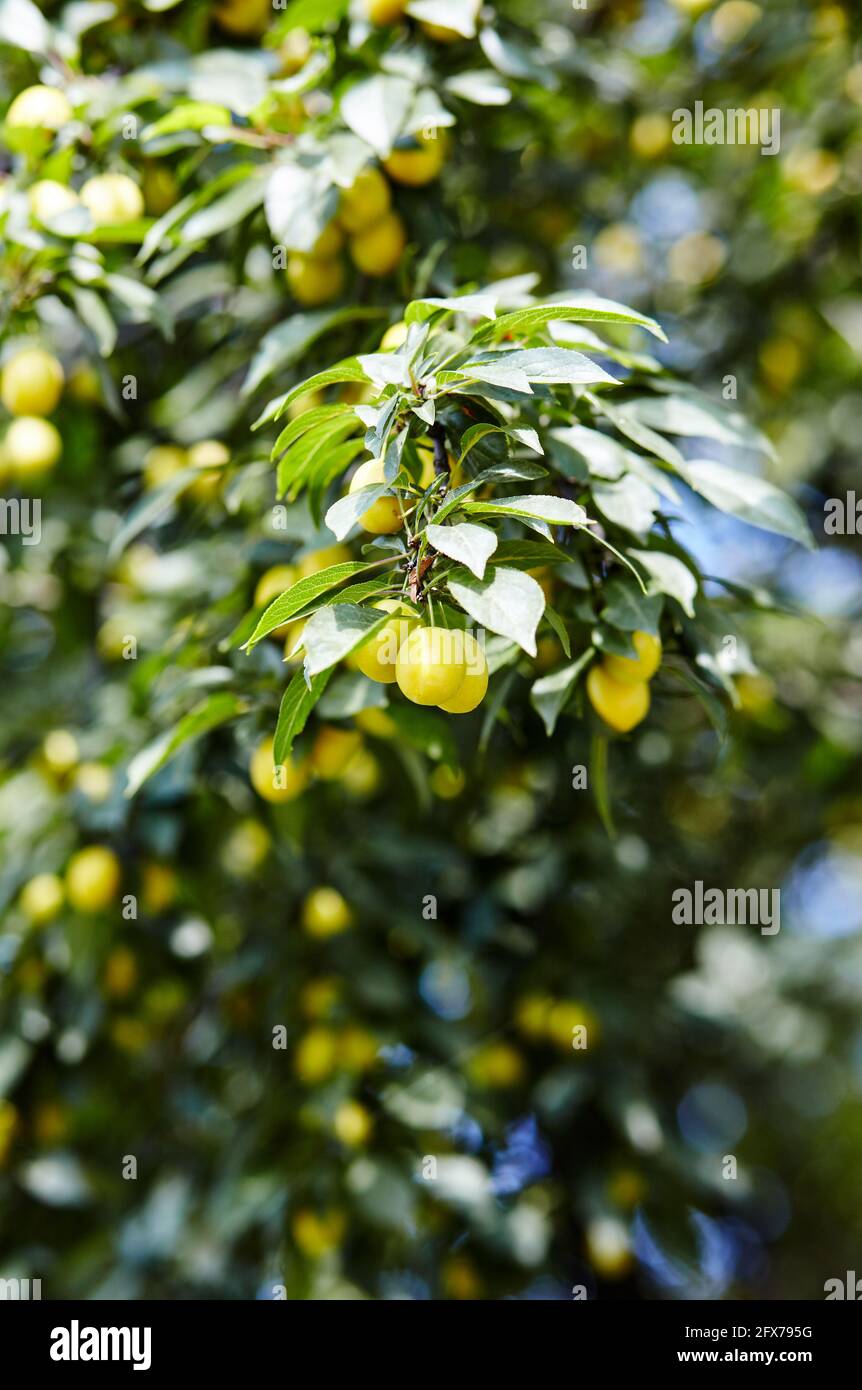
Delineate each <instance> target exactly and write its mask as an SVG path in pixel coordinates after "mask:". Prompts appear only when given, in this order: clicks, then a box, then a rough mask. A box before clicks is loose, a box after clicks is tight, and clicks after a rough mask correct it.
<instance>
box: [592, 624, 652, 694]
mask: <svg viewBox="0 0 862 1390" xmlns="http://www.w3.org/2000/svg"><path fill="white" fill-rule="evenodd" d="M632 641H633V642H634V645H635V650H636V651H637V656H636V657H634V656H614V655H613V654H609V655H608V656H606V657H605V659H604V662H603V665H604V668H605V670H606V671H607V673H608V675H609V676H613V678H614V680H615V681H622V682H623V684H624V685H629V684H631V683H632V682H633V681H648V680H651V679H652V677H653V676H654V675H655V673H656V671H657V670H658V668H659V665H660V664H661V641H660V639H659V638H658V637H654V636H653V634H652V633H651V632H633V633H632Z"/></svg>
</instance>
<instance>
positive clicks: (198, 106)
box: [141, 101, 231, 144]
mask: <svg viewBox="0 0 862 1390" xmlns="http://www.w3.org/2000/svg"><path fill="white" fill-rule="evenodd" d="M230 123H231V118H230V111H229V110H228V108H227V107H226V106H216V105H215V104H214V103H213V102H208V101H182V102H180V103H179V105H178V106H175V107H174V109H173V110H172V111H168V112H167V114H166V115H164V116H160V117H159V119H158V120H157V121H154V122H153V123H152V125H148V126H146V127H145V128H144V129H143V130H142V131H141V140H142V142H143V143H145V144H146V143H147V141H149V140H155V139H157V138H158V136H160V135H175V134H176V133H177V131H180V130H203V128H204V126H208V125H214V126H229V125H230Z"/></svg>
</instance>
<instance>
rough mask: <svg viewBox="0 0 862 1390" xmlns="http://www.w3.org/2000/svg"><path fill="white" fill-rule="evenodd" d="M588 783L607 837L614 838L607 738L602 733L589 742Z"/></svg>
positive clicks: (615, 834)
mask: <svg viewBox="0 0 862 1390" xmlns="http://www.w3.org/2000/svg"><path fill="white" fill-rule="evenodd" d="M590 785H591V787H592V789H593V797H594V799H595V803H596V806H597V808H598V812H599V816H600V817H601V821H602V825H603V826H604V827H605V832H606V833H607V836H608V839H609V840H615V839H616V837H617V832H616V829H615V827H614V819H613V813H612V811H611V792H610V780H609V777H608V740H607V738H606V737H605V735H604V734H594V735H593V738H592V740H591V742H590Z"/></svg>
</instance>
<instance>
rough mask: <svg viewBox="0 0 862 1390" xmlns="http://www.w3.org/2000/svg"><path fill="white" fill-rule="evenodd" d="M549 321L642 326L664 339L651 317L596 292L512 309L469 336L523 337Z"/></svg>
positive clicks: (661, 329)
mask: <svg viewBox="0 0 862 1390" xmlns="http://www.w3.org/2000/svg"><path fill="white" fill-rule="evenodd" d="M553 320H559V321H560V322H561V323H562V322H566V321H569V322H572V321H574V322H583V323H631V324H635V325H636V326H637V327H638V328H645V329H646V330H647V332H648V333H652V334H653V336H654V337H656V338H658V339H660V340H661V342H663V343H666V342H667V335H666V334H665V332H664V329H663V328H661V326H660V325H659V324H658V323H656V321H655V319H651V318H648V317H647V315H646V314H640V313H638V311H637V310H636V309H629V308H628V307H627V305H625V304H617V303H616V302H615V301H614V300H612V299H600V298H599V297H598V296H597V295H596V296H594V295H583V296H571V297H569V298H567V299H565V300H564V301H561V302H560V303H555V304H534V305H531V306H530V308H527V309H515V310H514V311H513V312H512V313H511V314H503V315H502V316H501V317H500V318H498V319H497V320H496V322H495V323H493V324H491V325H490V326H483V327H482V328H480V329H478V330H477V332H476V333H474V335H473V340H474V342H482V341H484V340H485V339H487V338H502V337H504V336H505V335H506V334H509V333H511V334H512V336H513V337H518V338H526V337H529V336H530V335H531V334H533V333H535V332H536V331H537V330H538V329H540V328H544V326H545V324H548V323H551V322H552V321H553Z"/></svg>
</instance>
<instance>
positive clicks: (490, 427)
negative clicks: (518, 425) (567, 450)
mask: <svg viewBox="0 0 862 1390" xmlns="http://www.w3.org/2000/svg"><path fill="white" fill-rule="evenodd" d="M489 434H504V435H505V436H506V438H507V439H513V440H514V441H515V443H516V444H524V445H526V447H527V448H528V449H532V450H533V453H535V454H544V452H545V451H544V449H543V448H542V441H541V440H540V439H539V436H538V435H537V433H536V431H535V430H532V429H510V428H508V427H507V426H506V425H494V424H490V423H489V424H482V425H471V426H470V428H469V429H468V430H465V431H464V433H463V435H462V436H461V454H460V457H459V459H458V462H459V463H463V462H464V460H465V458H466V457H467V455H468V454H469V453H470V450H471V449H473V448H475V446H476V445H477V444H478V443H479V441H480V440H481V439H484V438H485V436H486V435H489Z"/></svg>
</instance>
